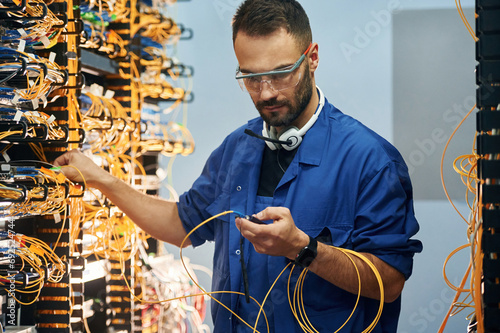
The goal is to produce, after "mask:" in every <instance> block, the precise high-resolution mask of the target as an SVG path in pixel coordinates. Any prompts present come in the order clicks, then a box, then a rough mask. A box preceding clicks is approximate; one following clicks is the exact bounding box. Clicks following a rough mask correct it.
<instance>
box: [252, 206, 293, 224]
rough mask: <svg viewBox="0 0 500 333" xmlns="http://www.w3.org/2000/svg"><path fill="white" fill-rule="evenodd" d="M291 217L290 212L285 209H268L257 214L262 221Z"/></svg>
mask: <svg viewBox="0 0 500 333" xmlns="http://www.w3.org/2000/svg"><path fill="white" fill-rule="evenodd" d="M289 215H290V211H289V210H288V208H285V207H267V208H266V209H264V210H263V211H261V212H259V213H257V214H256V216H257V218H258V219H260V220H274V221H277V220H281V219H283V218H284V217H286V216H289Z"/></svg>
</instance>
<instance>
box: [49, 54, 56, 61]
mask: <svg viewBox="0 0 500 333" xmlns="http://www.w3.org/2000/svg"><path fill="white" fill-rule="evenodd" d="M56 55H57V54H55V52H50V53H49V61H50V62H54V61H55V60H56Z"/></svg>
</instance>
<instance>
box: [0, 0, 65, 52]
mask: <svg viewBox="0 0 500 333" xmlns="http://www.w3.org/2000/svg"><path fill="white" fill-rule="evenodd" d="M16 2H17V1H13V2H10V3H9V1H5V2H4V1H2V3H0V27H3V29H4V33H3V34H2V36H1V37H0V38H1V39H0V41H1V43H3V44H6V45H18V46H20V48H21V51H24V47H25V46H26V47H28V48H30V49H33V50H40V49H46V48H50V47H52V46H54V45H55V44H56V43H57V40H58V37H59V36H60V35H61V32H62V31H63V29H64V26H65V22H64V21H63V20H62V19H60V18H58V17H57V16H56V15H55V14H54V13H53V12H52V11H51V10H50V9H49V8H48V6H47V5H46V4H45V3H44V2H43V1H41V0H30V1H29V2H26V0H24V1H23V3H24V5H25V7H24V8H22V6H19V7H18V6H15V5H14V4H16ZM20 2H21V1H19V3H20Z"/></svg>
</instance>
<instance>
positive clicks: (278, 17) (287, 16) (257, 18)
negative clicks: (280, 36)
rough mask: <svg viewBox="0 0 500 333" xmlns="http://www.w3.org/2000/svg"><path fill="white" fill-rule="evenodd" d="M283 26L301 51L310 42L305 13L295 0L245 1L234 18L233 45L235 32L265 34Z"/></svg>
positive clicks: (309, 28) (310, 34) (309, 30)
mask: <svg viewBox="0 0 500 333" xmlns="http://www.w3.org/2000/svg"><path fill="white" fill-rule="evenodd" d="M280 28H284V29H285V30H286V31H287V32H288V33H289V34H290V35H292V37H294V38H295V40H296V42H297V44H298V46H299V47H301V48H303V49H304V50H305V49H306V48H307V47H308V46H309V44H310V43H311V42H312V32H311V26H310V24H309V18H308V17H307V14H306V12H305V10H304V8H302V6H301V5H300V3H298V1H296V0H245V1H244V2H243V3H242V4H241V5H240V6H239V7H238V9H237V10H236V14H235V15H234V18H233V44H234V42H235V40H236V36H237V34H238V32H240V31H241V32H244V33H245V34H247V35H249V36H268V35H270V34H272V33H274V32H275V31H277V30H278V29H280Z"/></svg>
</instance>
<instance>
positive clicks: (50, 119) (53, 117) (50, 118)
mask: <svg viewBox="0 0 500 333" xmlns="http://www.w3.org/2000/svg"><path fill="white" fill-rule="evenodd" d="M54 120H56V117H55V116H54V115H51V116H50V117H49V119H47V123H49V124H51V123H52V122H53V121H54Z"/></svg>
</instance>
